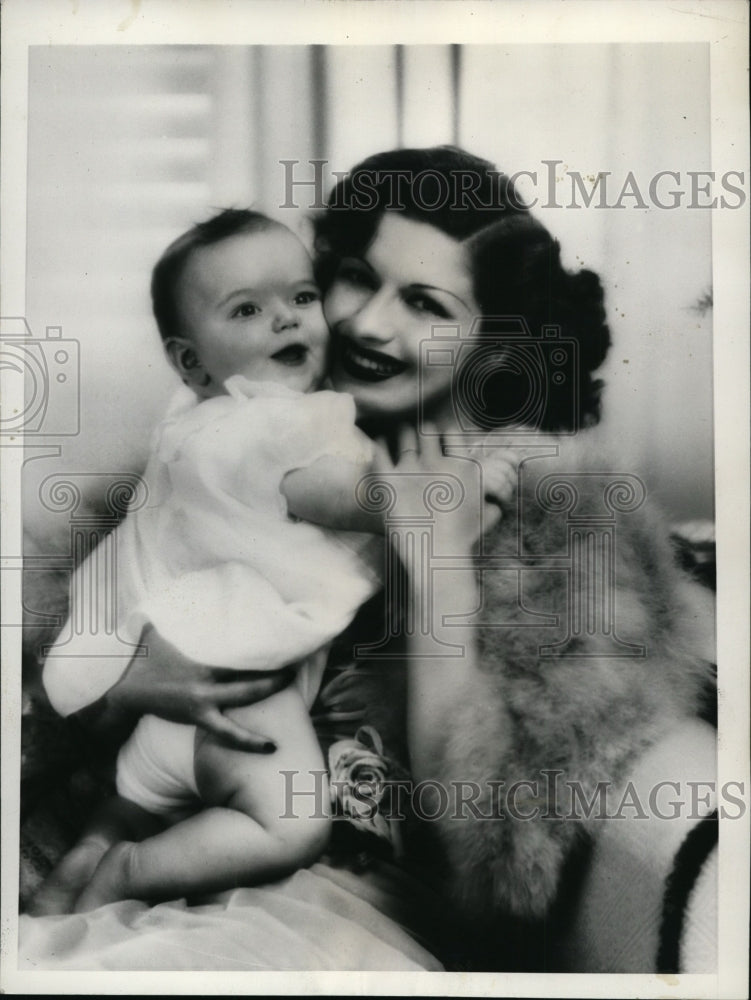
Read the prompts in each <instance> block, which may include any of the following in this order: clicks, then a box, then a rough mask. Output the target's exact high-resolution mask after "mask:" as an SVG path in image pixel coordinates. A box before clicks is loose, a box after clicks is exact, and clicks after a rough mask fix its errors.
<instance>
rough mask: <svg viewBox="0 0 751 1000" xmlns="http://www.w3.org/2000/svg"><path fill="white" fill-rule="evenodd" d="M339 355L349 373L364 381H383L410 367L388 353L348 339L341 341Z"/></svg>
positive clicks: (343, 366)
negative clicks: (362, 345) (373, 349)
mask: <svg viewBox="0 0 751 1000" xmlns="http://www.w3.org/2000/svg"><path fill="white" fill-rule="evenodd" d="M339 357H340V360H341V365H342V368H343V369H344V371H345V372H346V373H347V375H350V376H351V377H352V378H357V379H360V380H361V381H362V382H382V381H383V380H384V379H387V378H393V377H394V375H401V373H402V372H404V371H406V370H407V368H408V367H409V366H408V365H406V364H405V363H404V362H403V361H397V359H396V358H392V357H390V356H389V355H388V354H381V352H380V351H371V350H369V349H368V348H367V347H360V346H359V345H358V344H355V343H354V342H353V341H351V340H346V339H343V340H341V341H340V346H339Z"/></svg>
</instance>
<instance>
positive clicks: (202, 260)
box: [177, 226, 329, 395]
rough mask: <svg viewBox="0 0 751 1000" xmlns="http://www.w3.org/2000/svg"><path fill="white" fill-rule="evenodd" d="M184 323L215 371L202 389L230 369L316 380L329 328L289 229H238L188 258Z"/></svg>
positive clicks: (299, 385) (304, 382) (305, 388)
mask: <svg viewBox="0 0 751 1000" xmlns="http://www.w3.org/2000/svg"><path fill="white" fill-rule="evenodd" d="M177 297H178V303H179V310H180V319H181V325H182V328H183V330H184V334H185V337H186V338H187V339H188V340H189V341H190V342H191V343H192V346H193V348H194V349H195V352H196V354H197V355H198V360H199V362H200V364H201V366H202V368H203V369H204V371H205V372H207V373H208V374H209V375H210V376H211V383H210V384H209V387H208V391H207V392H205V393H204V394H205V395H217V394H218V393H220V392H222V391H223V390H222V383H223V382H224V381H225V379H227V378H229V376H230V375H237V374H239V375H244V376H245V377H246V378H248V379H250V380H252V381H265V382H279V383H282V384H283V385H286V386H288V387H289V388H291V389H296V390H298V391H299V392H310V391H311V390H313V389H315V388H317V386H318V384H319V383H320V381H321V379H322V377H323V374H324V372H325V370H326V361H327V358H326V354H327V347H328V340H329V331H328V327H327V326H326V321H325V320H324V318H323V310H322V308H321V296H320V292H319V291H318V288H317V286H316V284H315V282H314V280H313V265H312V262H311V260H310V257H309V256H308V254H307V252H306V250H305V248H304V247H303V245H302V243H300V241H299V240H298V239H297V237H296V236H294V235H293V234H292V233H291V232H289V230H287V229H284V228H282V227H277V226H274V227H273V228H271V229H268V230H266V231H265V232H260V233H240V234H238V235H237V236H232V237H230V238H229V239H226V240H222V242H221V243H215V244H214V245H212V246H207V247H200V248H199V249H198V250H195V251H194V252H193V254H192V255H191V257H190V258H189V260H188V262H187V264H186V266H185V269H184V271H183V273H182V275H181V277H180V281H179V284H178V288H177Z"/></svg>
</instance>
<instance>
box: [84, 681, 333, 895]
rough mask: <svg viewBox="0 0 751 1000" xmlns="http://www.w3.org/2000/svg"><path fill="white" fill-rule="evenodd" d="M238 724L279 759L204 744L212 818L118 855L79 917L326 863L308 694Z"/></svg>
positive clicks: (199, 769) (103, 869) (320, 777)
mask: <svg viewBox="0 0 751 1000" xmlns="http://www.w3.org/2000/svg"><path fill="white" fill-rule="evenodd" d="M232 715H233V717H234V718H235V719H236V720H237V721H238V722H240V723H241V724H242V725H244V726H249V727H258V728H257V731H258V732H263V733H265V734H267V735H268V736H269V737H270V738H271V739H273V740H274V742H275V743H276V745H277V750H276V752H275V753H273V754H264V755H261V754H252V753H246V752H243V751H238V750H230V749H228V748H227V747H224V746H221V745H220V744H219V743H217V742H216V741H215V740H214V739H212V738H211V737H209V736H207V735H205V734H200V735H199V736H198V737H197V739H196V752H195V770H196V780H197V783H198V789H199V791H200V793H201V797H202V799H203V801H204V803H205V804H206V805H207V806H208V808H207V809H205V810H204V811H203V812H200V813H198V814H197V815H195V816H191V817H190V818H189V819H187V820H184V821H183V822H181V823H178V824H177V825H176V826H173V827H171V828H170V829H168V830H165V831H164V832H163V833H160V834H159V835H158V836H156V837H151V838H149V839H148V840H144V841H142V842H141V843H139V844H118V845H116V846H115V847H113V848H112V850H110V851H109V852H108V853H107V855H106V856H105V857H104V859H103V860H102V862H101V864H100V865H99V867H98V868H97V870H96V873H95V875H94V878H93V880H92V882H91V885H90V886H89V887H88V889H87V890H86V891H85V892H84V893H82V895H81V897H80V898H79V901H78V904H77V906H76V909H77V910H78V911H79V912H80V911H83V910H86V909H93V908H95V907H96V906H101V905H102V904H103V903H105V902H111V901H113V900H115V899H126V898H131V897H135V898H140V899H174V898H178V897H180V896H184V895H189V894H193V893H204V892H212V891H219V890H222V889H230V888H235V887H237V886H242V885H253V884H257V883H259V882H268V881H270V880H273V879H277V878H280V877H282V876H283V875H286V874H289V873H290V872H292V871H295V870H296V869H297V868H301V867H304V866H306V865H309V864H312V862H313V861H314V860H315V859H316V858H317V857H318V855H319V854H320V853H321V851H322V850H323V848H324V847H325V845H326V842H327V839H328V835H329V793H328V783H327V780H326V775H325V768H324V763H323V757H322V754H321V750H320V748H319V746H318V742H317V740H316V737H315V733H314V731H313V726H312V723H311V721H310V716H309V715H308V712H307V709H306V707H305V704H304V703H303V701H302V698H301V697H300V693H299V691H298V690H297V688H295V687H294V686H293V687H289V688H286V689H285V690H284V691H280V692H278V693H277V694H275V695H273V696H272V697H270V698H268V699H267V700H266V701H264V702H259V703H258V704H256V705H250V706H247V707H246V708H242V709H234V710H232ZM283 772H287V773H286V774H284V773H283Z"/></svg>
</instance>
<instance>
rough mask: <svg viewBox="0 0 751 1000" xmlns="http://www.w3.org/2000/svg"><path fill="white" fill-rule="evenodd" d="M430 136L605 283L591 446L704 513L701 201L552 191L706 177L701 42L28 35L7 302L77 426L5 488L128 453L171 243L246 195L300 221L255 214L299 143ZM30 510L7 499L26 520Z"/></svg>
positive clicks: (137, 441) (343, 149)
mask: <svg viewBox="0 0 751 1000" xmlns="http://www.w3.org/2000/svg"><path fill="white" fill-rule="evenodd" d="M445 142H457V143H459V144H460V145H463V146H465V147H466V148H468V149H469V150H470V151H472V152H474V153H477V154H479V155H482V156H486V157H488V158H489V159H491V160H493V161H494V162H495V163H496V164H497V165H498V166H499V168H500V169H503V170H504V171H506V172H507V173H512V174H513V173H515V172H517V171H522V170H529V171H537V172H538V174H539V181H538V184H537V185H536V186H535V185H534V184H533V183H532V182H531V181H530V180H529V178H527V183H525V182H524V181H522V182H520V189H521V190H522V193H524V194H527V195H528V196H529V197H534V196H537V197H538V198H539V206H540V207H538V208H536V209H535V210H534V211H535V212H536V214H537V215H538V217H540V218H541V219H542V221H544V222H545V224H546V225H547V226H548V227H549V228H550V229H551V231H552V232H553V233H554V234H555V235H556V236H557V237H558V238H559V239H560V240H561V242H562V245H563V252H564V260H565V262H566V263H567V264H568V265H569V266H570V267H573V268H578V267H580V266H586V267H590V268H593V269H594V270H596V271H598V272H599V273H600V274H601V276H602V279H603V282H604V284H605V287H606V292H607V306H608V312H609V319H610V323H611V328H612V333H613V339H614V347H613V349H612V350H611V353H610V356H609V358H608V360H607V362H606V364H605V366H604V368H603V377H604V378H605V380H606V382H607V389H606V395H605V409H604V412H605V418H604V428H605V430H606V431H607V432H608V433H609V435H610V438H611V440H612V441H613V450H612V454H613V460H614V462H616V463H618V462H621V461H622V464H621V467H622V468H623V469H624V470H627V471H628V470H629V469H632V468H634V469H639V470H644V472H645V473H646V474H647V478H648V486H649V488H650V490H651V491H652V492H653V493H655V494H657V495H658V496H659V497H660V499H661V500H662V501H663V503H665V504H666V505H667V506H668V508H669V511H670V514H671V516H672V517H673V518H675V519H682V518H688V517H699V516H701V517H711V516H712V511H713V482H712V479H713V476H712V473H713V466H712V331H711V325H710V320H711V312H709V311H707V310H704V311H702V310H701V309H699V308H698V307H697V303H698V302H699V301H700V300H701V299H702V298H706V297H707V295H708V293H709V292H710V290H711V245H710V223H711V219H710V213H709V212H707V211H706V210H704V211H702V210H691V209H688V208H686V207H680V208H677V209H675V210H666V209H660V208H657V207H654V206H652V205H649V206H647V207H643V208H640V207H634V205H635V204H636V199H634V198H625V199H623V201H622V205H623V207H621V208H620V209H614V208H604V209H597V208H595V207H594V205H593V206H590V207H589V208H578V209H576V208H572V207H568V206H569V202H570V195H569V187H570V185H568V184H567V179H566V178H565V176H564V175H565V171H566V170H573V171H578V172H579V173H580V174H581V175H582V176H583V177H584V178H585V179H587V178H588V179H589V182H591V181H593V180H594V177H595V176H596V175H597V174H600V173H602V172H603V171H611V172H612V175H613V187H612V190H613V195H612V196H609V199H610V200H614V199H615V198H616V197H617V195H618V193H619V192H620V189H621V187H622V184H623V180H624V178H625V177H626V175H627V173H628V171H632V172H633V174H634V176H635V178H636V179H637V181H639V182H642V183H643V186H644V188H646V186H647V184H648V182H649V180H650V178H651V177H652V176H653V175H654V174H655V173H656V172H657V171H660V170H674V171H678V172H680V173H681V175H682V182H681V184H680V185H676V186H681V187H683V188H686V187H687V185H688V180H687V178H686V177H685V172H686V171H688V170H693V171H698V170H708V169H710V166H711V164H710V144H709V143H710V107H709V55H708V48H707V46H705V45H675V46H672V45H665V44H651V45H647V44H645V45H594V44H593V45H546V46H543V45H534V46H530V45H518V46H514V45H509V46H504V45H488V46H409V47H406V46H373V47H362V46H353V47H346V46H337V47H330V46H310V47H278V46H258V47H252V46H251V47H248V46H231V47H230V46H227V47H224V46H221V47H209V46H197V47H196V46H138V47H131V48H128V47H120V46H117V47H116V46H96V47H63V46H57V47H56V46H50V47H37V48H33V49H32V50H31V57H30V67H29V168H28V192H27V198H28V244H27V310H26V315H27V319H28V321H29V323H30V324H31V327H32V330H33V332H34V334H35V335H36V336H37V337H43V336H44V331H45V328H46V327H47V326H61V327H62V328H63V336H65V337H68V338H75V339H76V340H78V341H79V343H80V357H81V379H80V391H81V433H80V434H79V435H78V436H77V437H75V438H70V439H68V440H66V442H65V445H64V448H63V453H62V456H61V458H60V459H54V460H53V459H47V460H44V461H40V462H35V463H29V465H28V466H27V468H28V469H29V475H28V476H27V487H28V489H29V490H31V491H32V492H33V491H35V489H36V482H37V479H38V477H39V476H40V475H48V474H49V472H50V471H57V470H58V469H59V470H62V469H65V470H80V471H104V470H107V471H114V470H118V471H121V470H138V469H139V468H140V467H141V465H142V463H143V460H144V456H145V449H146V446H147V442H148V436H149V431H150V429H151V427H152V426H153V425H154V422H155V421H156V420H157V419H158V418H159V416H160V414H161V412H162V410H163V408H164V405H165V403H166V400H167V398H168V396H169V392H170V390H171V388H172V386H173V385H174V384H176V379H175V376H173V375H172V373H171V372H170V369H169V368H168V366H167V364H166V362H165V360H164V358H163V356H162V353H161V348H160V345H159V341H158V338H157V335H156V332H155V327H154V324H153V320H152V318H151V313H150V305H149V296H148V285H149V275H150V270H151V267H152V265H153V263H154V262H155V260H156V258H157V257H158V256H159V254H160V252H161V251H162V249H163V248H164V247H165V246H166V244H167V243H168V242H169V241H170V240H171V239H173V238H174V237H175V236H176V235H178V234H179V233H180V232H181V231H182V230H184V229H185V228H186V227H187V226H189V225H190V224H191V223H192V222H194V221H198V220H200V219H202V218H204V217H205V216H206V215H207V214H208V213H209V212H211V211H212V210H213V209H214V208H216V207H219V206H225V205H245V204H250V203H255V204H257V205H258V206H259V207H261V208H263V209H265V210H267V211H269V212H270V213H271V214H277V215H279V217H280V218H282V219H283V221H285V222H286V223H287V224H290V225H292V226H293V227H296V228H298V230H299V231H300V232H301V233H302V234H303V235H304V234H305V232H306V218H307V215H306V212H304V211H303V210H302V209H301V210H300V211H297V212H295V211H293V210H291V209H289V208H287V209H280V208H279V206H280V205H282V204H283V203H284V198H285V191H284V168H283V167H282V166H281V165H280V161H281V160H284V159H288V160H298V161H300V165H299V167H296V168H295V170H296V171H298V170H299V171H300V173H299V174H297V173H296V176H300V177H303V176H307V177H310V176H312V169H311V168H310V167H309V166H308V161H309V160H310V159H311V158H319V159H325V160H327V161H328V169H333V170H338V171H345V170H347V169H348V168H349V167H351V166H352V165H354V163H355V162H357V161H358V160H359V159H360V158H362V157H363V156H366V155H368V154H370V153H373V152H376V151H379V150H383V149H387V148H391V147H394V146H397V145H428V144H433V143H445ZM546 160H555V161H560V163H559V165H558V167H557V171H558V173H559V175H560V179H559V184H560V185H564V184H566V185H567V186H566V187H565V189H564V188H563V186H561V188H560V191H561V195H560V199H558V201H559V206H560V205H561V204H562V205H564V206H566V207H549V208H544V207H542V206H543V203H544V202H545V201H546V199H547V180H546V177H547V173H546V170H547V168H546V167H545V166H544V163H543V161H546ZM327 176H328V175H327ZM669 186H670V185H669V183H668V185H665V186H663V188H662V190H663V191H667V190H669ZM299 190H300V199H301V201H304V198H305V196H306V195H305V191H307V190H308V189H305V190H303V189H299ZM307 197H312V192H311V193H310V194H308V195H307ZM664 197H666V196H664ZM685 200H686V199H685V198H684V205H685ZM34 467H37V471H36V472H34V471H33V470H34ZM42 467H44V468H42ZM42 515H43V512H42V511H41V510H39V509H38V505H36V506H35V505H34V504H32V503H30V504H29V511H28V515H27V526H28V527H30V528H32V529H33V527H34V519H35V518H37V517H39V518H41V517H42ZM40 527H41V525H40Z"/></svg>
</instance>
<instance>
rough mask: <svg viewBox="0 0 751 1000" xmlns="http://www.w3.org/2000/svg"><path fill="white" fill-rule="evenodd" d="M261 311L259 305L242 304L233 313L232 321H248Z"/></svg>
mask: <svg viewBox="0 0 751 1000" xmlns="http://www.w3.org/2000/svg"><path fill="white" fill-rule="evenodd" d="M260 311H261V310H260V309H259V308H258V306H257V305H254V303H252V302H241V303H240V305H239V306H236V307H235V308H234V309H233V310H232V313H231V316H232V319H235V318H236V317H240V318H241V319H247V318H248V317H249V316H255V315H256V314H257V313H259V312H260Z"/></svg>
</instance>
